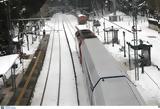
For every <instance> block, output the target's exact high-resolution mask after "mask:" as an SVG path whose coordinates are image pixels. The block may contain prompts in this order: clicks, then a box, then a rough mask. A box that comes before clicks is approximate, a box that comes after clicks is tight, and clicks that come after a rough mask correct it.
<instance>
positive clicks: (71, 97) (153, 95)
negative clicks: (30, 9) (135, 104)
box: [32, 12, 160, 105]
mask: <svg viewBox="0 0 160 109" xmlns="http://www.w3.org/2000/svg"><path fill="white" fill-rule="evenodd" d="M117 15H119V16H120V17H121V18H122V20H121V21H118V22H114V23H115V24H117V25H119V26H117V25H115V24H113V23H112V22H109V21H105V23H106V25H105V26H106V28H110V27H111V26H114V28H118V29H119V32H118V39H119V42H120V44H114V47H113V46H112V44H111V43H110V44H105V48H106V49H107V50H109V52H110V53H111V54H112V55H113V57H114V58H115V59H116V60H117V61H118V62H119V64H120V65H121V66H122V68H124V70H125V71H126V74H127V75H128V76H129V78H130V79H131V80H132V82H133V83H134V84H135V85H136V87H137V89H138V91H139V92H140V94H141V96H142V97H143V99H144V100H145V103H146V105H160V80H159V78H160V72H159V71H158V70H157V68H156V67H155V66H153V65H152V66H149V67H145V73H144V74H142V73H141V68H140V69H139V71H140V79H139V81H135V76H134V75H135V74H134V69H132V70H129V66H128V56H127V57H124V56H123V55H124V53H123V51H120V50H119V49H120V48H122V46H124V45H123V40H124V39H123V31H124V32H125V33H126V42H131V43H133V34H132V33H131V32H128V31H127V30H130V31H131V30H132V18H131V17H130V16H126V15H125V14H124V13H122V12H117ZM58 16H63V18H66V19H69V21H67V20H66V19H65V20H64V22H65V27H67V23H68V22H71V23H72V27H73V28H72V27H67V30H66V31H67V34H68V36H69V42H70V44H71V50H72V53H73V57H74V62H75V66H76V72H77V78H78V88H79V96H80V105H89V99H88V95H87V90H86V89H87V86H86V83H85V81H86V80H85V76H84V74H83V73H82V69H81V65H80V64H79V59H78V56H77V53H76V52H77V51H76V48H75V37H73V36H74V34H75V32H76V31H77V30H76V28H75V26H77V27H78V28H79V29H87V28H88V29H89V28H90V29H91V30H93V31H94V32H95V33H96V35H97V36H98V38H99V39H100V40H101V41H102V42H104V32H103V29H104V27H103V25H102V24H103V22H104V19H103V18H101V19H99V21H100V23H101V27H98V28H97V29H96V28H93V27H92V25H93V23H92V22H90V21H88V23H87V24H86V25H78V24H77V19H76V17H74V16H72V15H68V14H67V15H65V14H58ZM108 17H109V15H106V16H105V18H106V19H109V18H108ZM58 18H59V17H57V15H56V17H55V16H54V17H53V19H51V21H48V22H47V24H48V26H47V27H45V29H46V31H48V32H49V31H51V30H52V29H53V25H54V19H58ZM63 18H62V19H63ZM96 19H97V18H96ZM138 19H139V20H138V29H140V30H142V31H139V32H138V38H139V39H141V40H143V41H144V42H145V43H147V44H152V45H153V47H152V48H151V59H152V64H154V65H160V57H159V56H160V54H159V52H157V51H159V50H160V47H159V41H160V39H159V36H158V32H157V31H154V30H151V29H149V28H148V22H147V18H144V17H141V16H138ZM121 27H123V28H125V29H123V28H121ZM60 28H61V30H62V27H61V26H60ZM47 29H48V30H47ZM56 30H57V28H56ZM98 31H99V34H98ZM50 34H53V33H52V32H51V33H50ZM60 34H61V43H62V46H63V47H62V51H61V52H62V58H61V59H62V63H63V64H62V83H61V84H64V85H63V86H62V89H61V93H62V95H63V96H61V97H60V99H61V101H62V102H61V103H60V105H77V104H76V102H75V101H76V99H75V98H76V97H75V85H74V84H73V83H74V80H73V79H74V77H73V75H72V73H73V69H72V68H70V66H71V63H70V62H71V60H70V58H69V54H68V50H67V49H68V48H67V45H66V42H65V39H64V33H63V31H62V32H60ZM51 36H52V35H51ZM106 36H107V35H106ZM108 36H109V40H110V41H111V38H112V34H111V33H109V34H108ZM50 38H51V39H50V40H52V38H53V37H50ZM55 44H57V45H55ZM126 50H127V45H126ZM53 51H54V55H53V59H52V62H54V65H53V66H52V67H51V71H52V72H54V74H53V73H51V74H50V75H49V81H50V82H49V83H48V84H50V85H48V89H47V90H46V95H45V96H46V97H45V100H44V101H45V102H44V104H43V105H56V99H55V97H57V95H56V94H57V90H56V89H57V86H56V85H57V84H58V78H59V77H58V73H56V72H58V71H59V69H58V68H59V66H58V65H57V64H58V63H59V61H58V58H59V57H58V56H59V54H58V53H59V50H58V37H57V33H56V35H54V48H53ZM50 53H51V41H50V42H49V45H48V49H47V55H46V58H45V62H44V66H43V68H42V72H41V75H40V77H39V80H38V83H37V86H36V89H35V94H34V98H33V99H32V105H39V102H40V99H41V96H40V95H41V94H42V89H43V87H44V81H45V79H44V78H46V75H47V74H46V73H47V72H46V69H48V65H49V63H48V61H49V55H50ZM126 55H128V50H127V53H126ZM131 58H132V60H133V59H134V55H133V50H131ZM132 67H133V65H132ZM69 75H70V76H69ZM69 89H70V90H69Z"/></svg>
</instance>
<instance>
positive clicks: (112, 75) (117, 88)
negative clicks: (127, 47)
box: [82, 38, 144, 105]
mask: <svg viewBox="0 0 160 109" xmlns="http://www.w3.org/2000/svg"><path fill="white" fill-rule="evenodd" d="M82 53H83V55H85V56H83V55H82V57H83V58H84V59H85V60H84V61H86V64H87V67H90V68H89V70H90V71H89V74H90V76H91V81H92V84H93V86H95V87H93V88H94V89H93V90H94V92H93V93H94V94H98V95H97V96H102V98H103V99H101V100H97V99H96V100H97V101H96V102H97V103H95V104H104V103H107V104H106V105H143V104H144V101H143V99H142V97H141V96H140V94H139V93H138V91H137V89H136V88H135V86H134V85H133V83H131V81H130V80H129V79H128V77H127V74H126V73H125V72H124V71H123V69H122V68H121V66H120V65H119V64H118V62H116V60H115V59H114V58H113V57H112V56H111V54H110V53H109V52H108V51H107V50H106V49H105V47H104V46H103V44H102V43H101V42H100V41H99V40H98V39H97V38H93V39H85V40H84V42H83V43H82ZM93 69H94V70H93ZM91 70H92V71H91ZM101 78H104V79H101ZM99 94H102V95H99Z"/></svg>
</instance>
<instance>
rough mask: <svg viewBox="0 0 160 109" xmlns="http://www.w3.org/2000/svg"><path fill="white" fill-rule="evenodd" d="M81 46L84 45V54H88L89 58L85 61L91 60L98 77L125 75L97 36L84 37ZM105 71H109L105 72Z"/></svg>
mask: <svg viewBox="0 0 160 109" xmlns="http://www.w3.org/2000/svg"><path fill="white" fill-rule="evenodd" d="M82 46H83V47H85V49H84V52H85V54H86V55H89V56H90V59H86V61H92V62H93V64H94V67H95V69H96V71H97V72H98V74H99V77H100V78H101V77H111V76H123V75H126V74H125V73H124V71H123V69H122V68H121V67H120V65H119V64H118V63H117V62H116V61H115V59H114V58H113V57H112V56H111V54H110V53H109V52H108V51H107V50H106V49H105V47H104V46H103V44H102V43H101V42H100V41H99V40H98V39H97V38H93V39H85V40H84V42H83V44H82ZM106 71H107V72H109V73H106Z"/></svg>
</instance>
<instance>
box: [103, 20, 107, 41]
mask: <svg viewBox="0 0 160 109" xmlns="http://www.w3.org/2000/svg"><path fill="white" fill-rule="evenodd" d="M103 25H104V44H106V34H105V28H106V27H105V19H104V23H103Z"/></svg>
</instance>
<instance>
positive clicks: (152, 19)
mask: <svg viewBox="0 0 160 109" xmlns="http://www.w3.org/2000/svg"><path fill="white" fill-rule="evenodd" d="M148 20H151V21H156V22H157V21H158V20H156V19H154V18H148Z"/></svg>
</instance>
